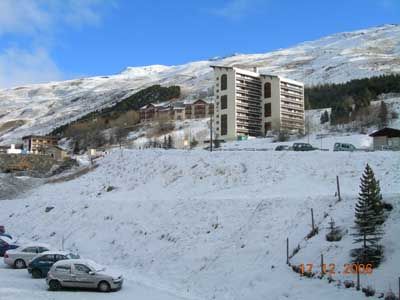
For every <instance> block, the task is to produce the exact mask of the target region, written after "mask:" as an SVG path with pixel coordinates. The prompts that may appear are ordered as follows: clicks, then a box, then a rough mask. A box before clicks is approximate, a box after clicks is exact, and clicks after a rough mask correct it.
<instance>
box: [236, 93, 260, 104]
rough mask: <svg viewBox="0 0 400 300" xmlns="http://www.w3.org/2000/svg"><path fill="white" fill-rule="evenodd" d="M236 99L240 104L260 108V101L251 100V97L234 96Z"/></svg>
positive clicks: (256, 99)
mask: <svg viewBox="0 0 400 300" xmlns="http://www.w3.org/2000/svg"><path fill="white" fill-rule="evenodd" d="M236 98H237V99H239V100H241V102H242V103H243V102H244V103H252V104H254V105H260V106H261V101H260V99H259V98H251V97H248V96H239V95H236Z"/></svg>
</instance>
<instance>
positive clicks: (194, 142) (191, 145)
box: [190, 137, 199, 149]
mask: <svg viewBox="0 0 400 300" xmlns="http://www.w3.org/2000/svg"><path fill="white" fill-rule="evenodd" d="M198 144H199V142H198V141H197V140H196V138H195V137H193V138H192V140H191V141H190V149H192V148H194V147H196V146H197V145H198Z"/></svg>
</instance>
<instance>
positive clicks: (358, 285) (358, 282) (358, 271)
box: [356, 263, 360, 291]
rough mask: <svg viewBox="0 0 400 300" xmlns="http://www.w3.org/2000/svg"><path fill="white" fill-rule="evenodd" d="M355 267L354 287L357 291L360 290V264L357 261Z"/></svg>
mask: <svg viewBox="0 0 400 300" xmlns="http://www.w3.org/2000/svg"><path fill="white" fill-rule="evenodd" d="M356 267H357V287H356V289H357V291H359V290H360V264H359V263H357V264H356Z"/></svg>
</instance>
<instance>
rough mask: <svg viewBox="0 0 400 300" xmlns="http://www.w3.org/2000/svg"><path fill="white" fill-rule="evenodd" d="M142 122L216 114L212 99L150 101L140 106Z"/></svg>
mask: <svg viewBox="0 0 400 300" xmlns="http://www.w3.org/2000/svg"><path fill="white" fill-rule="evenodd" d="M139 114H140V122H150V121H160V120H175V121H182V120H186V119H202V118H208V117H210V115H212V114H214V103H213V101H212V99H190V100H189V99H187V100H182V101H175V102H164V103H150V104H148V105H145V106H143V107H141V108H140V112H139Z"/></svg>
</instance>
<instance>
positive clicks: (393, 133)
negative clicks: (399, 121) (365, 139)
mask: <svg viewBox="0 0 400 300" xmlns="http://www.w3.org/2000/svg"><path fill="white" fill-rule="evenodd" d="M369 136H372V137H376V136H386V137H389V138H393V137H400V130H399V129H394V128H389V127H385V128H383V129H381V130H377V131H375V132H373V133H371V134H370V135H369Z"/></svg>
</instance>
